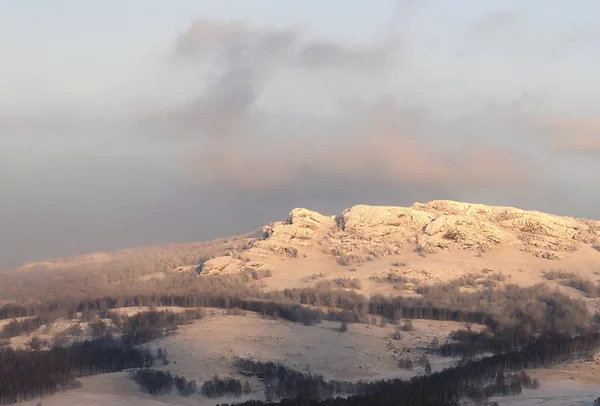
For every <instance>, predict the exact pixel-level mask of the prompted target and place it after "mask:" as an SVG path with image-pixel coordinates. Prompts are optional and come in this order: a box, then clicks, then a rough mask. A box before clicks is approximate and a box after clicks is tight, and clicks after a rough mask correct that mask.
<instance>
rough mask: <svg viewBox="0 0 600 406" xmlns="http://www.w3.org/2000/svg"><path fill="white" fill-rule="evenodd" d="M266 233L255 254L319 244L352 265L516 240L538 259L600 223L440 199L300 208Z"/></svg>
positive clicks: (596, 236)
mask: <svg viewBox="0 0 600 406" xmlns="http://www.w3.org/2000/svg"><path fill="white" fill-rule="evenodd" d="M263 234H264V238H263V239H262V240H259V241H256V242H254V243H253V246H252V248H250V249H249V251H248V254H251V255H249V256H250V257H252V258H257V257H267V256H269V255H272V254H275V255H277V256H278V257H280V258H282V259H286V258H296V257H299V256H302V255H306V253H307V252H309V251H310V250H311V249H315V248H317V249H318V250H319V251H321V252H324V253H326V254H329V255H333V256H335V257H337V260H338V262H339V263H340V264H343V265H351V264H357V263H361V262H365V261H370V260H374V259H378V258H381V257H383V256H385V255H389V254H394V253H399V252H407V251H415V252H418V253H419V254H421V255H431V254H435V253H438V252H442V251H469V252H472V253H474V254H483V253H485V252H487V251H490V250H494V249H497V248H498V247H503V246H512V247H515V248H517V249H519V250H521V251H523V252H525V253H528V254H531V255H533V256H536V257H540V258H546V259H561V258H562V257H563V256H564V255H565V254H568V253H569V252H573V251H577V250H579V249H581V248H583V247H586V246H588V247H589V246H595V247H597V246H598V245H600V222H599V221H593V220H583V219H575V218H570V217H560V216H555V215H551V214H546V213H541V212H537V211H525V210H520V209H516V208H513V207H500V206H486V205H481V204H469V203H460V202H454V201H446V200H438V201H432V202H429V203H424V204H423V203H415V204H414V205H413V206H412V207H389V206H366V205H358V206H354V207H351V208H349V209H346V210H344V211H343V212H342V213H341V214H339V215H337V216H324V215H322V214H319V213H317V212H314V211H311V210H308V209H303V208H298V209H294V210H292V212H291V213H290V215H289V217H288V218H287V220H286V221H282V222H276V223H273V224H271V225H268V226H265V227H264V228H263ZM597 249H598V248H597ZM247 266H248V265H247V264H246V263H245V262H244V261H242V260H238V259H234V258H229V257H221V258H215V259H213V260H211V261H208V262H207V263H205V264H204V270H205V271H203V273H205V272H206V273H231V272H239V271H240V270H243V269H246V268H247Z"/></svg>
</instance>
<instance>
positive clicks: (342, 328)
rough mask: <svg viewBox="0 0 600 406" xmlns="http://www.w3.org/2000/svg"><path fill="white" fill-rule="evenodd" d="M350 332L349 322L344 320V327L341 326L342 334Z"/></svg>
mask: <svg viewBox="0 0 600 406" xmlns="http://www.w3.org/2000/svg"><path fill="white" fill-rule="evenodd" d="M346 331H348V322H347V321H346V320H342V325H341V326H340V333H345V332H346Z"/></svg>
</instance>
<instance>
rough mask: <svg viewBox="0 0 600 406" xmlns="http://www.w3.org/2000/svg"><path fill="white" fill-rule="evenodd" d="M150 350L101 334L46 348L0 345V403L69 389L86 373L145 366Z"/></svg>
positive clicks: (149, 356) (18, 400)
mask: <svg viewBox="0 0 600 406" xmlns="http://www.w3.org/2000/svg"><path fill="white" fill-rule="evenodd" d="M153 360H154V358H153V356H152V354H151V353H150V351H149V350H147V349H143V348H134V347H131V346H127V345H124V344H123V342H122V341H121V340H117V339H114V338H112V337H103V338H99V339H96V340H87V341H83V342H78V343H74V344H72V345H70V346H67V347H54V348H51V349H50V350H47V351H25V350H14V349H11V348H0V403H2V404H12V403H15V402H20V401H25V400H29V399H33V398H36V397H40V396H45V395H49V394H52V393H55V392H57V391H60V390H64V389H69V388H71V387H72V386H73V385H74V384H76V379H77V378H80V377H84V376H89V375H96V374H101V373H108V372H117V371H122V370H124V369H127V368H139V367H148V366H151V365H152V363H153Z"/></svg>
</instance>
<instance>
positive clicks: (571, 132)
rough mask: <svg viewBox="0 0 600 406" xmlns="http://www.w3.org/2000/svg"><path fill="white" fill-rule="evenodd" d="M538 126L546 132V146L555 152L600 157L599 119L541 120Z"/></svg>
mask: <svg viewBox="0 0 600 406" xmlns="http://www.w3.org/2000/svg"><path fill="white" fill-rule="evenodd" d="M539 126H540V127H541V128H543V129H544V130H546V140H545V141H546V144H547V145H549V146H550V147H552V148H554V149H555V150H557V151H563V152H568V153H573V154H579V155H594V156H596V155H600V119H599V118H597V117H579V118H570V119H560V120H557V119H545V120H544V119H542V120H540V123H539Z"/></svg>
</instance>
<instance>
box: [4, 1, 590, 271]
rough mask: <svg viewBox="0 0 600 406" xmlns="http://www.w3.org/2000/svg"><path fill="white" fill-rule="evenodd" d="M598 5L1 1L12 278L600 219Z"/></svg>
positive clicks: (7, 246) (7, 259) (7, 256)
mask: <svg viewBox="0 0 600 406" xmlns="http://www.w3.org/2000/svg"><path fill="white" fill-rule="evenodd" d="M598 17H600V3H599V2H597V1H594V0H588V1H584V0H572V1H566V0H565V1H555V2H548V1H545V0H530V1H527V2H523V1H516V0H515V1H509V0H502V1H500V0H489V1H485V2H482V1H476V0H456V1H452V2H449V1H445V0H374V1H371V2H365V1H362V0H344V1H342V0H339V1H338V0H328V1H326V2H323V1H302V2H281V1H275V0H271V1H268V0H253V1H252V2H249V1H242V0H238V1H234V0H221V1H218V2H216V1H208V0H207V1H202V0H195V1H194V0H178V1H176V2H166V1H162V0H161V1H159V0H127V1H116V0H105V1H102V2H81V1H76V0H56V1H53V2H47V1H44V0H0V269H1V268H6V267H12V266H16V265H19V264H21V263H24V262H26V261H35V260H41V259H44V258H47V257H57V256H66V255H74V254H77V253H83V252H90V251H102V250H113V249H117V248H124V247H131V246H139V245H148V244H161V243H169V242H180V241H197V240H204V239H209V238H215V237H221V236H228V235H232V234H239V233H243V232H246V231H250V230H252V229H254V228H256V227H259V226H261V225H263V224H266V223H269V222H271V221H275V220H279V219H282V218H285V216H286V215H287V213H288V212H289V211H290V210H291V209H292V208H294V207H307V208H310V209H314V210H318V211H322V212H325V213H328V214H335V213H338V212H340V211H341V210H343V209H344V208H346V207H349V206H352V205H355V204H384V205H411V204H412V203H414V202H416V201H420V202H424V201H429V200H434V199H452V200H459V201H473V202H481V203H486V204H499V205H510V206H516V207H521V208H524V209H535V210H541V211H547V212H551V213H556V214H561V215H570V216H576V217H586V218H596V219H600V206H598V205H597V202H598V200H599V198H600V188H598V185H599V182H598V180H597V178H598V175H597V174H598V173H600V81H598V80H597V73H596V70H597V66H600V29H599V28H598V27H597V24H596V21H597V19H598Z"/></svg>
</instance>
